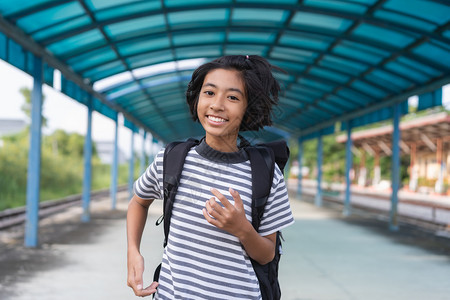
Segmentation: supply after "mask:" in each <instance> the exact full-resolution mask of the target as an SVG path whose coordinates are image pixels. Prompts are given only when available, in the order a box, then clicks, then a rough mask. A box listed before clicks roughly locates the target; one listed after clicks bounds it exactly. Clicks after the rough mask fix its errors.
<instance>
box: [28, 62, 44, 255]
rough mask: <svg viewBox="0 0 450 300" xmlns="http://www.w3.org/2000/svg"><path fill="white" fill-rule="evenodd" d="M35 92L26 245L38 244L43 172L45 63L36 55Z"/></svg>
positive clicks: (32, 110) (32, 98)
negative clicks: (43, 87)
mask: <svg viewBox="0 0 450 300" xmlns="http://www.w3.org/2000/svg"><path fill="white" fill-rule="evenodd" d="M33 66H34V69H33V92H32V94H31V126H30V149H29V151H28V173H27V174H28V178H27V211H26V224H25V247H36V246H37V245H38V231H39V194H40V188H39V184H40V172H41V134H42V132H41V127H42V80H43V64H42V60H41V58H39V57H36V56H34V62H33Z"/></svg>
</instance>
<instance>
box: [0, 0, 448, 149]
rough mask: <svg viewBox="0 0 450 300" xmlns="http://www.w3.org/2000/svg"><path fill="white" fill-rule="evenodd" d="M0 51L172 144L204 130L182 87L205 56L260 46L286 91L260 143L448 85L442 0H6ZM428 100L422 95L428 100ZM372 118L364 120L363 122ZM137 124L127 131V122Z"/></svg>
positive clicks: (1, 7)
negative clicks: (41, 67) (41, 66)
mask: <svg viewBox="0 0 450 300" xmlns="http://www.w3.org/2000/svg"><path fill="white" fill-rule="evenodd" d="M0 15H1V18H0V31H1V33H0V58H2V59H4V60H6V61H8V62H10V63H11V64H13V65H15V66H18V67H19V68H21V69H22V70H24V71H26V72H29V73H31V72H32V63H31V60H32V59H31V56H32V55H37V56H40V57H42V58H43V61H44V63H45V71H46V72H45V78H46V82H47V83H48V84H50V85H52V83H53V77H52V76H53V72H52V71H53V69H59V70H60V71H61V74H62V77H63V79H62V83H63V84H62V91H63V92H64V93H66V94H68V95H69V96H71V97H73V98H74V99H76V100H78V101H80V102H82V103H86V98H87V95H88V94H92V95H93V97H94V100H95V101H94V109H95V110H98V111H99V112H101V113H102V114H104V115H106V116H108V117H111V118H113V119H114V118H116V111H119V112H122V113H123V114H124V115H125V117H126V119H127V122H131V124H134V126H136V127H141V128H143V129H145V130H147V131H150V132H152V133H153V134H154V135H155V136H156V137H157V138H158V139H161V140H163V141H171V140H175V139H183V138H186V137H189V136H199V135H201V134H202V128H201V126H199V124H194V123H193V122H192V121H191V119H190V116H189V113H188V110H187V106H186V104H185V98H184V91H185V89H186V86H187V83H188V81H189V79H190V75H191V73H192V71H193V70H194V69H195V68H196V67H197V66H198V65H199V64H201V63H203V62H205V61H208V60H211V59H214V58H217V57H219V56H222V55H229V54H243V55H247V54H249V55H250V54H257V55H261V56H264V57H266V58H267V59H268V60H269V61H270V62H271V63H272V64H274V65H277V66H279V67H281V68H283V69H284V70H285V71H286V72H287V73H286V74H283V73H276V76H277V78H278V79H279V81H280V83H281V85H282V87H283V89H284V93H283V96H282V97H281V101H280V105H279V107H278V108H277V109H276V110H275V112H274V121H275V124H274V128H272V129H267V130H266V131H265V132H264V134H263V135H262V137H261V134H259V135H257V136H258V137H261V138H262V139H276V138H280V137H287V136H308V135H309V136H311V134H313V133H315V132H318V131H320V130H322V131H323V132H328V131H329V130H328V128H330V126H331V127H332V126H333V125H334V124H335V123H336V122H338V121H346V120H350V119H352V120H353V119H357V118H358V120H361V117H362V116H364V115H366V114H371V115H380V116H381V115H382V116H386V115H389V114H386V113H377V111H383V110H384V109H385V108H386V107H388V106H390V105H392V104H393V103H397V102H402V101H404V100H406V99H407V98H408V97H409V96H411V95H415V94H425V93H429V92H433V91H435V90H437V89H439V88H440V87H441V86H442V85H444V84H447V83H449V82H450V25H449V24H450V23H449V21H450V2H449V1H444V0H429V1H420V0H384V1H382V0H346V1H344V0H333V1H331V0H304V1H294V0H275V1H271V0H265V1H264V0H261V1H256V0H185V1H182V0H157V1H136V0H54V1H52V0H34V1H28V0H27V1H25V0H3V1H0ZM424 99H425V98H424ZM366 119H371V118H366ZM133 128H134V127H133Z"/></svg>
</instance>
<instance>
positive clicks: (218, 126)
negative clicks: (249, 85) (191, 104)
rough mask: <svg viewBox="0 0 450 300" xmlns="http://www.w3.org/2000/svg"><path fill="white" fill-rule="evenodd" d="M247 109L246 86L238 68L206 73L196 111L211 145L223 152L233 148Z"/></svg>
mask: <svg viewBox="0 0 450 300" xmlns="http://www.w3.org/2000/svg"><path fill="white" fill-rule="evenodd" d="M246 109H247V97H246V93H245V86H244V82H243V80H242V78H241V76H240V73H239V72H238V71H236V70H225V69H215V70H212V71H210V72H209V73H208V74H207V75H206V76H205V79H204V81H203V86H202V89H201V91H200V95H199V99H198V105H197V114H198V119H199V121H200V123H201V124H202V126H203V128H204V129H205V131H206V141H207V143H208V144H209V145H210V146H211V147H213V148H216V150H221V149H217V148H222V150H221V151H224V149H225V148H227V147H226V146H228V147H231V148H232V149H231V148H229V149H228V150H229V151H233V150H235V148H236V139H237V136H238V133H239V128H240V126H241V122H242V119H243V117H244V114H245V111H246ZM217 143H219V145H217ZM223 143H225V144H227V143H228V144H227V145H225V144H223ZM214 146H216V147H214ZM224 147H225V148H224ZM225 150H226V149H225Z"/></svg>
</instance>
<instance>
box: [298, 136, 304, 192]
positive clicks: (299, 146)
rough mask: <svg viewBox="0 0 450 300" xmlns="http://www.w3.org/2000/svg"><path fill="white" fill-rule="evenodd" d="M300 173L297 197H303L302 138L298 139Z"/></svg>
mask: <svg viewBox="0 0 450 300" xmlns="http://www.w3.org/2000/svg"><path fill="white" fill-rule="evenodd" d="M297 159H298V175H297V197H298V198H299V199H300V200H301V199H302V180H303V174H302V168H303V141H302V138H299V139H298V158H297Z"/></svg>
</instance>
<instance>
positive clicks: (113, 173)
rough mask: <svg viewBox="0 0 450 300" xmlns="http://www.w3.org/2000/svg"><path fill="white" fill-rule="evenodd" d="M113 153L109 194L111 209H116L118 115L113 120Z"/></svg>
mask: <svg viewBox="0 0 450 300" xmlns="http://www.w3.org/2000/svg"><path fill="white" fill-rule="evenodd" d="M114 132H115V133H114V154H113V160H112V162H111V187H110V194H111V209H112V210H115V209H116V204H117V173H118V172H117V170H118V164H119V162H118V161H119V158H118V157H119V147H118V146H117V145H118V141H119V119H118V116H116V122H115V131H114Z"/></svg>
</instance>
